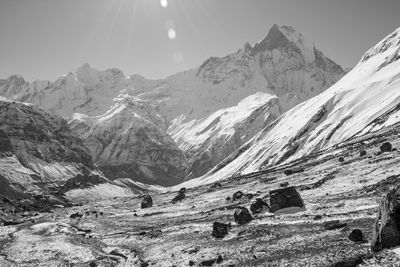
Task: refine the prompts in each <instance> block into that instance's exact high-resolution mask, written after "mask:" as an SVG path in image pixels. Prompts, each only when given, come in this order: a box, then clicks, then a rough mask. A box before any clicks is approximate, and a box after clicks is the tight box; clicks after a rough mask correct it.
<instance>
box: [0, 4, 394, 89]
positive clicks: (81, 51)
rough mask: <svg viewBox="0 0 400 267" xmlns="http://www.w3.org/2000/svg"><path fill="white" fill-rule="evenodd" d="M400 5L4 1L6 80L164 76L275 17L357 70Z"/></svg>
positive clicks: (237, 42)
mask: <svg viewBox="0 0 400 267" xmlns="http://www.w3.org/2000/svg"><path fill="white" fill-rule="evenodd" d="M167 1H168V2H167ZM162 5H163V6H164V7H163V6H162ZM399 11H400V0H379V1H378V0H161V2H160V0H0V78H6V77H8V76H9V75H11V74H16V73H17V74H21V75H23V76H24V77H25V78H26V79H27V80H30V81H32V80H34V79H51V80H53V79H55V78H57V77H58V76H60V75H62V74H65V73H67V72H69V71H71V70H73V69H76V68H77V67H79V66H80V65H82V64H83V63H85V62H88V63H89V64H90V65H92V66H93V67H95V68H98V69H101V70H103V69H106V68H110V67H117V68H119V69H122V70H123V71H124V72H125V74H133V73H139V74H142V75H144V76H146V77H149V78H162V77H165V76H167V75H170V74H173V73H176V72H178V71H182V70H185V69H189V68H193V67H197V66H199V65H200V64H201V63H202V62H203V61H204V60H205V59H207V58H208V57H210V56H224V55H227V54H228V53H231V52H234V51H236V50H237V49H239V48H241V47H242V46H243V44H244V43H245V42H250V43H251V44H252V45H253V44H254V43H255V42H257V41H259V40H260V39H262V38H263V37H264V36H265V35H266V34H267V32H268V30H269V29H270V28H271V27H272V25H273V24H275V23H276V24H278V25H290V26H293V27H294V28H295V29H296V30H298V31H299V32H301V33H303V35H304V36H305V37H306V38H307V39H309V40H311V41H313V42H314V43H315V45H316V46H317V47H318V48H319V49H320V50H322V51H323V52H324V53H325V55H327V56H328V57H330V58H331V59H333V60H334V61H336V62H337V63H339V64H341V65H342V66H344V67H349V66H354V65H355V64H356V63H357V61H358V60H359V58H360V57H361V56H362V54H363V53H364V52H365V51H366V50H367V49H368V48H370V47H371V46H372V45H374V44H376V43H377V42H378V41H380V40H381V39H382V38H383V37H384V36H386V35H387V34H389V33H390V32H392V31H394V30H395V29H396V28H398V27H400V17H399ZM171 29H173V30H171ZM168 30H169V31H168Z"/></svg>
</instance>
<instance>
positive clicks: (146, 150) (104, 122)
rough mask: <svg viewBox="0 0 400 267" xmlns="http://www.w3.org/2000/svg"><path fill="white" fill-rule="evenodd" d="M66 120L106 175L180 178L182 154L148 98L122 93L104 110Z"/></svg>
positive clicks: (169, 181)
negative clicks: (97, 113)
mask: <svg viewBox="0 0 400 267" xmlns="http://www.w3.org/2000/svg"><path fill="white" fill-rule="evenodd" d="M69 124H70V128H71V129H72V130H73V131H74V132H75V133H77V134H78V136H80V137H81V138H82V140H83V141H84V145H85V146H86V147H87V148H89V150H90V152H91V155H92V157H93V160H94V162H95V163H96V165H97V166H98V167H99V168H100V169H101V170H102V171H103V172H104V174H105V175H106V176H107V177H108V178H111V179H117V178H128V177H129V178H131V179H133V180H135V181H139V182H144V183H147V184H160V185H164V186H168V185H174V184H177V183H179V182H182V181H183V178H184V176H185V165H186V164H185V158H184V155H183V153H182V151H181V150H180V149H179V148H178V146H177V145H176V143H175V142H174V141H173V140H172V138H171V137H170V136H169V135H168V134H167V132H166V121H165V119H164V118H162V117H161V116H160V115H159V114H158V113H156V109H155V107H154V106H152V105H151V104H150V103H148V101H143V100H141V99H138V98H135V97H133V96H130V95H127V94H121V95H119V96H118V97H116V98H115V99H114V104H113V105H112V106H111V107H110V109H109V110H107V112H105V113H104V114H101V115H99V116H88V115H84V114H75V115H74V117H73V119H72V120H71V121H70V123H69Z"/></svg>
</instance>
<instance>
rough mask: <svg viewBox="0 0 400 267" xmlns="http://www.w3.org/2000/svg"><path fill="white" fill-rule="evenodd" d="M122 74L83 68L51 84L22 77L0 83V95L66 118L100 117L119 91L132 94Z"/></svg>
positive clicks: (114, 71)
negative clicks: (31, 104)
mask: <svg viewBox="0 0 400 267" xmlns="http://www.w3.org/2000/svg"><path fill="white" fill-rule="evenodd" d="M131 89H132V86H129V79H126V77H125V76H124V74H123V73H122V71H120V70H118V69H108V70H105V71H98V70H96V69H93V68H91V67H90V66H89V64H84V65H82V66H81V67H80V68H78V69H77V70H76V71H75V72H70V73H68V74H66V75H64V76H62V77H60V78H58V79H57V80H56V81H54V82H50V81H41V80H36V81H34V82H32V83H29V82H26V81H25V80H24V79H23V78H22V77H21V76H17V75H14V76H11V77H10V78H8V79H6V80H0V95H2V96H4V97H6V98H8V99H10V100H17V101H21V102H28V103H34V104H37V105H40V106H42V107H43V108H45V109H46V110H48V111H50V112H54V113H56V114H59V115H61V116H63V117H65V118H69V117H71V116H72V114H74V113H84V114H88V115H99V114H102V113H104V112H105V111H106V110H107V109H108V107H109V106H110V105H111V104H112V100H113V98H114V97H115V96H117V95H118V94H119V93H120V91H121V90H131Z"/></svg>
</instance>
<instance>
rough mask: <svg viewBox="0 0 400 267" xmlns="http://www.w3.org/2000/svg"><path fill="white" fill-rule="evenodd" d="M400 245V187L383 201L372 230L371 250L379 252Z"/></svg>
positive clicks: (391, 191) (390, 192)
mask: <svg viewBox="0 0 400 267" xmlns="http://www.w3.org/2000/svg"><path fill="white" fill-rule="evenodd" d="M398 245H400V187H397V188H395V189H392V190H390V191H389V192H388V193H387V195H386V196H385V197H384V198H383V199H382V200H381V203H380V205H379V209H378V214H377V217H376V220H375V223H374V226H373V229H372V240H371V248H372V250H373V251H379V250H381V249H383V248H391V247H394V246H398Z"/></svg>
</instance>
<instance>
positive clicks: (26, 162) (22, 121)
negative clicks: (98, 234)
mask: <svg viewBox="0 0 400 267" xmlns="http://www.w3.org/2000/svg"><path fill="white" fill-rule="evenodd" d="M93 172H94V165H93V161H92V158H91V156H90V154H89V151H88V150H87V149H86V148H85V147H84V145H83V143H82V141H81V139H79V138H78V137H76V136H75V135H73V133H72V132H71V130H70V129H69V128H68V126H67V122H66V121H65V120H64V119H62V118H61V117H60V116H56V115H52V114H50V113H47V112H46V111H44V110H43V109H41V108H39V107H36V106H33V105H28V104H23V103H19V102H11V101H6V100H4V101H0V183H1V185H2V186H1V188H2V189H1V190H0V193H1V194H2V195H4V196H7V197H10V198H16V197H17V198H18V197H20V196H21V194H24V193H25V192H33V191H49V190H51V191H54V190H56V191H59V190H61V189H62V187H63V186H64V185H66V184H67V183H68V181H69V180H70V179H77V178H79V177H80V178H79V179H80V180H81V182H82V181H85V180H86V179H87V178H88V176H89V175H90V174H92V173H93ZM103 179H104V178H103Z"/></svg>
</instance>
